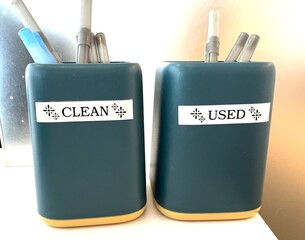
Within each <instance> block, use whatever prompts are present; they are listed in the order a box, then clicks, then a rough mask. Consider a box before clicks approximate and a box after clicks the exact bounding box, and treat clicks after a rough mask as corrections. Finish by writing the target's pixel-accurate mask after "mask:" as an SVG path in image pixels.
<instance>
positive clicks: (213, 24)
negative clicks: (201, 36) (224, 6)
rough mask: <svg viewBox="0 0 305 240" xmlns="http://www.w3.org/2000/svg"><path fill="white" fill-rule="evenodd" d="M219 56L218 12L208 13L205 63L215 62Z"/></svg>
mask: <svg viewBox="0 0 305 240" xmlns="http://www.w3.org/2000/svg"><path fill="white" fill-rule="evenodd" d="M218 55H219V12H218V11H216V10H211V11H210V12H209V25H208V41H207V43H206V45H205V61H206V62H217V61H218Z"/></svg>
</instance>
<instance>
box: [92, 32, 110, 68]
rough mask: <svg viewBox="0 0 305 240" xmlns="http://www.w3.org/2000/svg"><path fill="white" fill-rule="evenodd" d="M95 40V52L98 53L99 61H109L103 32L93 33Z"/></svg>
mask: <svg viewBox="0 0 305 240" xmlns="http://www.w3.org/2000/svg"><path fill="white" fill-rule="evenodd" d="M95 41H96V47H97V52H98V55H99V59H100V62H102V63H109V62H110V60H109V54H108V48H107V43H106V38H105V34H104V33H97V34H96V35H95Z"/></svg>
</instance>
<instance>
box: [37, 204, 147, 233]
mask: <svg viewBox="0 0 305 240" xmlns="http://www.w3.org/2000/svg"><path fill="white" fill-rule="evenodd" d="M144 210H145V207H143V208H142V209H140V210H139V211H136V212H134V213H130V214H125V215H119V216H111V217H100V218H82V219H69V220H57V219H48V218H44V217H41V219H42V220H43V221H44V222H45V223H46V224H47V225H49V226H52V227H60V228H68V227H85V226H95V225H107V224H115V223H123V222H129V221H132V220H134V219H136V218H138V217H139V216H141V214H142V213H143V212H144Z"/></svg>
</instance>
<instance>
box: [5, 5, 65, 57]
mask: <svg viewBox="0 0 305 240" xmlns="http://www.w3.org/2000/svg"><path fill="white" fill-rule="evenodd" d="M11 3H12V5H13V6H14V8H15V9H16V11H17V12H18V14H19V17H20V20H21V22H22V24H23V25H24V27H26V28H29V29H31V30H32V31H33V32H37V33H38V34H39V35H40V37H41V38H42V40H43V41H44V43H45V45H46V47H47V48H48V50H49V51H50V52H51V54H52V55H53V56H54V58H55V59H56V62H57V63H61V62H62V61H61V59H60V57H59V55H58V54H57V52H56V51H55V49H54V48H53V47H52V45H51V44H50V43H49V41H48V39H47V38H46V36H45V35H44V33H43V32H42V31H41V29H40V27H39V26H38V24H37V23H36V21H35V19H34V18H33V16H32V15H31V13H30V12H29V10H28V9H27V7H26V6H25V4H24V2H23V1H22V0H13V1H12V2H11Z"/></svg>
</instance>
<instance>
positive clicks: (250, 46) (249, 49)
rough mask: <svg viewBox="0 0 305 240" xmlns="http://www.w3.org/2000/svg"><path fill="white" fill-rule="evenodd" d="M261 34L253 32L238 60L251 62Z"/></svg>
mask: <svg viewBox="0 0 305 240" xmlns="http://www.w3.org/2000/svg"><path fill="white" fill-rule="evenodd" d="M259 39H260V38H259V36H257V35H255V34H251V35H250V37H249V38H248V41H247V42H246V44H245V46H244V48H243V50H242V51H241V53H240V55H239V56H238V58H237V62H249V61H250V60H251V57H252V55H253V53H254V51H255V49H256V46H257V44H258V42H259Z"/></svg>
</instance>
